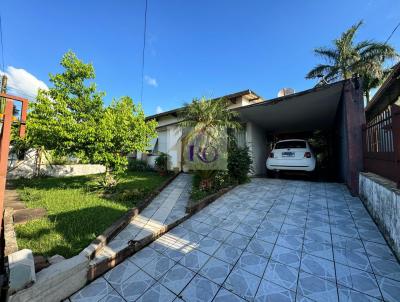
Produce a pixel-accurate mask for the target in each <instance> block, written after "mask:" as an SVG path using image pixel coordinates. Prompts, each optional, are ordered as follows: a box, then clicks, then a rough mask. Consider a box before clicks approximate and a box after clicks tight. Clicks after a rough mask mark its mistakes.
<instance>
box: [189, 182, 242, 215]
mask: <svg viewBox="0 0 400 302" xmlns="http://www.w3.org/2000/svg"><path fill="white" fill-rule="evenodd" d="M235 187H236V185H232V186H229V187H226V188H222V189H221V190H219V191H217V192H215V193H213V194H211V195H208V196H206V197H204V198H202V199H200V200H198V201H196V202H193V204H191V205H188V206H187V207H186V213H189V214H193V213H196V212H198V211H200V210H201V209H203V208H205V207H206V206H207V205H209V204H210V203H212V202H213V201H215V200H216V199H217V198H219V197H221V196H222V195H224V194H225V193H227V192H228V191H230V190H232V189H233V188H235Z"/></svg>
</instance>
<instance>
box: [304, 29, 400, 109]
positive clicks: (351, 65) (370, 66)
mask: <svg viewBox="0 0 400 302" xmlns="http://www.w3.org/2000/svg"><path fill="white" fill-rule="evenodd" d="M362 24H363V23H362V21H360V22H358V23H357V24H355V25H353V26H352V27H351V28H349V29H348V30H346V31H345V32H344V33H342V35H341V36H340V38H338V39H335V40H333V47H320V48H316V49H314V52H315V54H316V55H318V56H320V57H322V58H323V59H324V60H325V61H326V63H325V64H318V65H317V66H316V67H314V68H313V69H311V70H310V72H309V73H308V74H307V75H306V78H307V79H314V78H318V77H323V79H324V80H325V83H331V82H335V81H338V80H343V79H350V78H351V77H352V76H354V75H356V74H358V75H360V76H362V77H363V79H364V83H363V84H364V90H365V96H366V98H367V101H369V94H370V90H371V89H372V88H375V87H377V86H378V85H379V84H380V83H381V81H382V80H383V79H384V76H385V74H386V73H387V71H386V70H385V67H384V63H385V61H386V60H387V59H392V58H395V57H396V56H397V54H396V51H395V49H394V48H393V47H392V46H390V45H388V44H386V43H380V42H376V41H373V40H364V41H361V42H358V43H356V42H355V41H354V39H355V36H356V34H357V31H358V30H359V28H360V26H361V25H362ZM321 83H322V84H325V83H324V81H322V82H321Z"/></svg>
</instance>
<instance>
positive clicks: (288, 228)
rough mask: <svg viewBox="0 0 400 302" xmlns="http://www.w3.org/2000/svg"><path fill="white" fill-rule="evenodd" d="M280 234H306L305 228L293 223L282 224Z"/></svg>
mask: <svg viewBox="0 0 400 302" xmlns="http://www.w3.org/2000/svg"><path fill="white" fill-rule="evenodd" d="M280 234H284V235H294V236H304V228H300V227H298V226H294V225H291V224H286V223H284V224H283V225H282V228H281V231H280Z"/></svg>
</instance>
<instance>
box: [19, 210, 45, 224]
mask: <svg viewBox="0 0 400 302" xmlns="http://www.w3.org/2000/svg"><path fill="white" fill-rule="evenodd" d="M46 215H47V212H46V209H44V208H36V209H22V210H16V211H15V212H14V223H15V224H19V223H25V222H27V221H30V220H33V219H38V218H42V217H44V216H46Z"/></svg>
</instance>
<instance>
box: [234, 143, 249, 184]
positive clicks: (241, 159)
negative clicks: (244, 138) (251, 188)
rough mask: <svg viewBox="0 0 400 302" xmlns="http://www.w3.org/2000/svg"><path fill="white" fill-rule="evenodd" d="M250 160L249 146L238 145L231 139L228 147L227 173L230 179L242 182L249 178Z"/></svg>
mask: <svg viewBox="0 0 400 302" xmlns="http://www.w3.org/2000/svg"><path fill="white" fill-rule="evenodd" d="M252 162H253V161H252V160H251V158H250V154H249V148H248V147H247V146H245V147H238V146H237V144H236V142H235V141H231V142H230V144H229V148H228V173H229V176H230V178H231V179H232V181H234V182H237V183H240V184H241V183H244V182H247V181H248V180H249V176H248V174H249V172H250V171H251V164H252Z"/></svg>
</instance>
